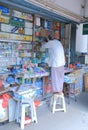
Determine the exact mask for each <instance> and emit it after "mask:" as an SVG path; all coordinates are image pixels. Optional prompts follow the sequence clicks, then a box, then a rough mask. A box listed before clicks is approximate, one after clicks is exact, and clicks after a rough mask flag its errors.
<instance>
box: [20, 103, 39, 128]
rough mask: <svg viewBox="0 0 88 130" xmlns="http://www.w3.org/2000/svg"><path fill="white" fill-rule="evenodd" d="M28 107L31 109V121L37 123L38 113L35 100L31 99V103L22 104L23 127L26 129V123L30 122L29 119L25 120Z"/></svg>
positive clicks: (21, 124)
mask: <svg viewBox="0 0 88 130" xmlns="http://www.w3.org/2000/svg"><path fill="white" fill-rule="evenodd" d="M26 107H29V109H30V112H31V121H32V122H36V123H37V115H36V108H35V105H34V101H31V102H30V103H27V104H25V103H22V105H21V121H20V126H21V129H24V125H25V124H27V123H28V122H29V121H28V120H25V110H26Z"/></svg>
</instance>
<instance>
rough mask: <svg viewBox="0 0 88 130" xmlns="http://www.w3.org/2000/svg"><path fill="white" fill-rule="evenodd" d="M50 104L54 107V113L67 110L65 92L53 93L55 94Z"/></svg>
mask: <svg viewBox="0 0 88 130" xmlns="http://www.w3.org/2000/svg"><path fill="white" fill-rule="evenodd" d="M50 106H51V107H52V112H53V113H55V112H56V111H64V112H66V105H65V98H64V94H53V96H52V98H51V103H50ZM57 107H58V108H57Z"/></svg>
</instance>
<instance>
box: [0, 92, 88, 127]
mask: <svg viewBox="0 0 88 130" xmlns="http://www.w3.org/2000/svg"><path fill="white" fill-rule="evenodd" d="M66 108H67V112H66V113H64V112H56V113H55V114H52V113H51V111H50V109H49V107H48V104H47V103H44V104H43V105H42V106H40V107H38V108H37V116H38V123H37V124H36V123H31V124H30V125H26V126H25V128H24V130H88V93H82V94H80V96H79V97H78V100H77V102H75V101H74V100H73V99H71V100H70V104H68V103H67V99H66ZM10 129H11V130H20V126H19V124H17V123H15V122H10V123H7V124H5V125H2V126H0V130H10Z"/></svg>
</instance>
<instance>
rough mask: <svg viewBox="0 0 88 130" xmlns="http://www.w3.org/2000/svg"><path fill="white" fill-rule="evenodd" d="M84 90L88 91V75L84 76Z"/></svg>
mask: <svg viewBox="0 0 88 130" xmlns="http://www.w3.org/2000/svg"><path fill="white" fill-rule="evenodd" d="M84 89H85V91H88V73H86V74H84Z"/></svg>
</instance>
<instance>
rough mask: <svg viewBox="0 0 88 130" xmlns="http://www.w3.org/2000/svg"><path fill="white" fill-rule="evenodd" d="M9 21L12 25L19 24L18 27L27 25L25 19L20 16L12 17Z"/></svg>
mask: <svg viewBox="0 0 88 130" xmlns="http://www.w3.org/2000/svg"><path fill="white" fill-rule="evenodd" d="M9 23H10V24H11V25H12V26H17V27H24V26H25V22H24V20H23V19H20V18H11V19H10V21H9Z"/></svg>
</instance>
